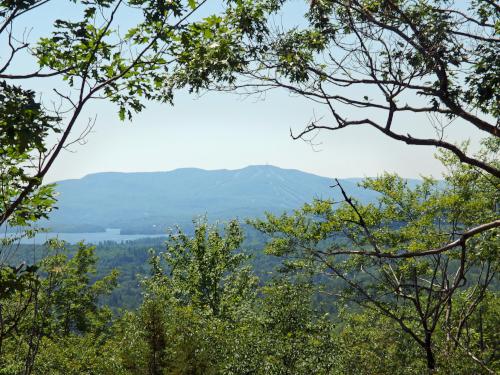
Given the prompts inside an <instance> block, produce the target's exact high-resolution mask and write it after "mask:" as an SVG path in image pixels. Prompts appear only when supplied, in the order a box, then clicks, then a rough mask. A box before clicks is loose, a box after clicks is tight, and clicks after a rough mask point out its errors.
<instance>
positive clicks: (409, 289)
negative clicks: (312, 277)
mask: <svg viewBox="0 0 500 375" xmlns="http://www.w3.org/2000/svg"><path fill="white" fill-rule="evenodd" d="M484 148H485V150H484V151H483V152H482V153H480V154H479V155H476V156H475V157H476V158H477V159H478V160H484V161H486V160H488V161H490V162H491V163H492V165H495V166H497V165H498V161H491V158H490V157H491V155H492V154H493V155H494V154H495V153H496V152H497V151H498V139H497V138H494V139H491V140H490V141H489V142H485V145H484ZM488 155H489V156H488ZM442 161H443V163H444V164H445V165H446V166H447V167H448V170H449V174H448V175H447V176H446V179H445V181H444V183H441V184H439V183H438V182H437V181H435V180H432V179H424V181H423V182H422V183H421V184H420V185H419V186H417V187H416V188H414V189H412V188H411V187H410V186H408V182H406V181H405V180H404V179H402V178H400V177H397V176H394V175H388V174H386V175H384V176H381V177H379V178H374V179H367V180H366V181H365V182H363V186H364V187H366V188H369V189H372V190H374V191H376V192H378V193H379V194H380V197H379V199H378V202H377V203H371V204H365V205H362V204H359V203H358V202H356V201H355V200H354V199H353V198H351V197H349V196H348V194H347V192H346V191H345V190H344V189H343V188H342V186H341V185H340V184H339V183H338V182H337V185H336V187H337V188H339V189H340V191H341V194H342V196H343V201H341V202H332V201H320V200H317V201H315V202H313V203H312V204H308V205H305V206H304V207H303V208H302V209H301V210H298V211H296V212H295V213H294V214H292V215H287V214H284V215H283V216H281V217H277V216H274V215H268V216H267V219H266V220H256V221H254V222H253V224H254V225H255V226H256V228H257V229H259V230H261V231H263V232H264V233H267V234H269V235H270V236H271V239H270V242H269V243H268V245H267V251H268V252H269V253H271V254H274V255H277V256H285V257H287V256H288V257H290V258H291V259H290V260H289V261H288V262H287V263H288V266H289V269H291V270H294V269H297V268H299V269H300V268H305V269H310V267H313V270H315V272H318V273H319V274H320V275H326V276H328V277H331V278H334V279H339V280H342V281H343V282H344V285H345V288H344V289H343V293H342V294H341V295H340V296H339V297H341V301H345V303H349V302H350V303H352V302H355V303H357V304H359V305H361V306H363V307H364V308H366V309H373V310H376V311H377V312H379V313H381V314H383V315H385V316H386V317H388V318H390V319H391V320H393V321H394V322H396V323H397V324H398V325H399V327H400V329H401V330H402V331H403V332H405V333H406V334H407V335H409V336H410V337H411V338H412V339H413V340H414V341H415V343H416V344H418V345H419V346H420V347H421V349H422V353H423V356H424V358H426V363H427V366H428V368H429V369H430V370H434V369H435V368H436V367H437V366H439V365H440V364H436V351H437V350H438V349H437V348H436V343H435V340H436V335H437V331H438V330H440V329H442V330H443V331H444V332H446V342H447V345H448V346H447V348H446V349H443V348H441V350H446V351H449V352H450V353H451V352H454V351H456V350H458V351H462V352H465V354H467V355H469V356H470V358H471V361H474V362H476V363H477V365H478V366H480V367H481V368H483V369H486V370H487V371H493V370H491V369H489V367H488V362H489V361H491V357H489V354H487V353H488V350H486V349H485V347H483V349H481V347H479V348H478V347H477V346H476V344H474V345H472V346H471V345H470V343H471V342H470V341H469V340H463V337H462V333H463V330H464V327H465V326H469V325H472V324H473V323H472V322H473V320H472V319H471V316H472V314H473V313H474V312H475V311H477V309H478V307H479V306H481V305H482V303H483V301H484V300H485V296H486V295H487V294H488V293H489V292H488V291H489V290H490V289H491V288H490V286H491V283H492V281H493V280H494V279H495V277H496V275H497V273H498V266H499V265H498V249H499V248H500V246H499V241H498V229H496V227H495V226H494V225H491V224H486V226H488V227H487V228H485V224H483V223H485V222H486V223H491V222H492V220H493V222H495V221H494V220H495V218H496V217H497V216H498V212H497V206H496V202H498V198H499V196H498V194H499V190H498V185H497V181H496V180H495V179H492V178H491V177H490V176H488V175H485V174H484V173H481V172H478V170H477V169H476V168H475V167H473V166H469V165H464V164H462V163H461V162H460V160H459V159H458V158H457V157H456V156H455V155H453V153H451V152H449V153H445V154H444V155H443V157H442ZM296 258H298V260H296ZM496 298H498V297H496ZM475 329H478V330H479V331H481V332H483V333H480V335H482V334H484V331H483V329H482V328H480V327H477V328H475ZM445 357H446V356H445ZM441 358H443V356H441ZM488 358H489V359H488ZM443 360H444V359H443ZM492 363H494V362H492Z"/></svg>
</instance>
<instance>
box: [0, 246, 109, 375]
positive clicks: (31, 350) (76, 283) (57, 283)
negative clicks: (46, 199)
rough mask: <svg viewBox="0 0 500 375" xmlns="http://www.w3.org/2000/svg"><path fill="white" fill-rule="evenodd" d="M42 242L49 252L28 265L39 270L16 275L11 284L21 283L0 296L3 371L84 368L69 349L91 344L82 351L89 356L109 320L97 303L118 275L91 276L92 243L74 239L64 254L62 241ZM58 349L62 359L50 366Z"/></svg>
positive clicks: (23, 372) (94, 264)
mask: <svg viewBox="0 0 500 375" xmlns="http://www.w3.org/2000/svg"><path fill="white" fill-rule="evenodd" d="M48 246H49V248H50V251H51V254H50V255H49V256H47V257H46V258H44V259H43V260H42V261H40V262H39V263H37V264H36V265H35V266H31V267H29V268H28V271H30V268H36V269H37V270H38V271H39V272H37V273H35V272H33V271H31V272H30V273H27V274H26V275H28V276H29V277H27V276H25V277H23V278H20V277H16V278H15V279H14V280H15V281H16V282H20V281H24V284H23V285H22V287H18V286H15V287H13V288H10V289H9V291H10V294H9V295H2V296H1V298H0V311H1V312H2V314H1V316H0V343H1V346H0V350H1V351H0V364H1V367H2V368H5V369H6V370H5V371H6V372H5V373H16V374H18V373H19V374H20V373H22V374H31V373H33V372H34V371H35V369H37V371H40V373H55V372H56V370H57V369H59V367H58V366H60V368H64V366H68V367H67V368H66V369H69V368H71V366H73V367H78V366H83V367H85V366H88V365H89V364H88V363H81V364H79V365H78V364H77V363H76V361H75V362H72V361H73V360H74V359H73V358H71V357H72V356H75V357H78V355H77V354H76V353H75V352H73V353H71V350H81V349H82V348H80V347H79V346H78V345H79V344H78V343H79V342H86V343H87V346H88V345H89V343H92V346H89V347H87V349H88V353H92V352H93V353H94V355H95V353H96V352H98V350H99V345H100V344H101V343H102V341H103V337H106V334H107V331H108V329H109V326H110V323H111V321H112V313H111V310H110V309H109V308H108V307H106V306H100V305H99V303H100V298H101V297H102V296H104V295H106V294H109V293H110V291H111V290H112V289H113V288H114V287H116V283H117V276H118V273H117V272H116V271H112V272H111V273H110V274H108V275H105V276H104V277H102V278H100V279H97V280H92V276H93V275H94V274H95V271H96V269H95V266H96V262H97V258H96V257H95V255H94V250H95V247H92V246H86V245H85V244H83V243H80V244H79V245H78V249H77V250H76V252H75V253H74V254H73V256H72V257H71V258H70V257H69V256H68V253H67V249H66V244H65V243H63V242H59V241H55V240H54V241H51V242H50V243H49V244H48ZM21 275H22V276H24V275H25V273H22V274H21ZM2 281H4V280H2ZM2 285H8V284H7V283H2ZM75 345H76V346H75ZM72 346H74V348H73V347H72ZM62 348H65V350H64V351H63V352H64V353H65V355H66V357H65V358H64V360H63V361H61V363H58V364H57V366H56V362H57V359H55V358H54V355H55V353H60V352H61V349H62ZM57 355H58V356H59V354H57ZM40 357H42V358H40ZM59 359H61V357H59ZM62 372H64V371H61V373H62ZM76 372H77V373H78V371H76ZM37 373H38V372H37ZM66 373H67V372H66Z"/></svg>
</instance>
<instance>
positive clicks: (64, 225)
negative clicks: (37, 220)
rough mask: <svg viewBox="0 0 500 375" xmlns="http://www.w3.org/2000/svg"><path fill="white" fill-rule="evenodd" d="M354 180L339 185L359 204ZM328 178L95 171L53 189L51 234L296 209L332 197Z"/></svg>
mask: <svg viewBox="0 0 500 375" xmlns="http://www.w3.org/2000/svg"><path fill="white" fill-rule="evenodd" d="M359 181H360V179H343V180H341V182H342V185H343V186H344V188H345V190H346V191H347V192H348V193H349V194H350V195H352V196H354V197H356V198H357V199H359V200H361V201H363V202H367V201H372V200H374V199H375V197H376V193H374V192H373V191H368V190H364V189H362V188H360V187H358V186H357V183H358V182H359ZM332 182H333V180H332V179H331V178H327V177H321V176H317V175H314V174H310V173H306V172H301V171H299V170H293V169H282V168H278V167H274V166H270V165H257V166H249V167H246V168H242V169H237V170H226V169H222V170H210V171H209V170H203V169H197V168H182V169H176V170H173V171H169V172H141V173H115V172H112V173H96V174H91V175H88V176H85V177H83V178H81V179H74V180H64V181H60V182H58V183H57V187H56V190H57V191H58V193H59V196H58V203H57V207H58V210H55V211H54V212H53V214H52V215H51V217H50V221H49V227H51V228H52V229H53V230H54V231H59V232H64V231H70V232H71V231H73V232H89V231H103V230H105V229H106V228H120V229H121V231H122V233H129V234H131V233H138V234H151V233H165V231H166V228H168V227H172V226H173V225H180V226H186V225H188V224H190V222H191V220H192V219H193V218H194V217H196V216H199V215H205V214H206V215H207V217H208V218H209V219H210V220H227V219H230V218H239V219H245V218H249V217H258V216H262V215H263V213H264V212H266V211H268V212H273V213H281V212H284V211H290V210H293V209H296V208H299V207H300V206H302V205H303V204H304V203H306V202H310V201H311V200H312V199H313V198H322V199H327V198H332V199H339V198H340V197H339V191H338V189H334V188H331V187H330V186H331V185H332Z"/></svg>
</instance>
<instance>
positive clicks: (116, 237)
mask: <svg viewBox="0 0 500 375" xmlns="http://www.w3.org/2000/svg"><path fill="white" fill-rule="evenodd" d="M166 236H167V235H166V234H120V230H119V229H107V230H106V232H98V233H54V232H47V233H39V234H37V235H36V236H35V237H34V238H24V239H23V240H21V243H22V244H43V243H45V242H46V241H47V240H49V239H51V238H58V239H60V240H64V241H66V242H69V243H71V244H75V243H77V242H79V241H82V240H83V241H85V242H86V243H91V244H98V243H99V242H105V241H115V242H124V241H132V240H138V239H140V238H159V237H166Z"/></svg>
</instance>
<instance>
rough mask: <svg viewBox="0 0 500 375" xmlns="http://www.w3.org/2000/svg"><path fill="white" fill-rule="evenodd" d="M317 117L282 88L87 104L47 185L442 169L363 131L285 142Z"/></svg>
mask: <svg viewBox="0 0 500 375" xmlns="http://www.w3.org/2000/svg"><path fill="white" fill-rule="evenodd" d="M302 10H303V2H301V1H292V2H291V8H290V9H289V10H288V14H292V17H295V16H296V15H297V14H302ZM41 11H42V12H45V16H44V15H43V14H42V17H40V15H37V16H36V18H32V19H26V20H25V21H24V22H26V25H31V26H33V29H34V30H35V32H34V37H36V30H37V29H42V30H43V25H44V24H45V23H44V22H46V19H45V18H44V17H49V16H50V15H51V14H53V12H54V8H52V9H51V8H50V7H48V8H46V9H44V10H41ZM61 12H62V13H64V11H62V10H60V13H59V14H61ZM284 18H285V16H284ZM124 22H125V23H127V22H130V20H124ZM17 68H18V69H20V70H29V68H30V66H29V62H28V60H26V61H21V63H20V65H18V67H17ZM34 88H35V89H36V90H37V91H39V92H41V93H44V92H47V90H49V89H50V82H49V81H45V82H43V83H39V82H37V83H34ZM362 94H363V93H362V92H359V95H362ZM350 111H353V109H350ZM352 115H353V116H354V115H355V113H353V114H352ZM322 116H325V120H324V121H325V122H326V123H328V122H329V121H331V119H330V118H329V117H328V112H327V108H325V107H322V106H319V105H317V104H314V103H312V102H310V101H308V100H306V99H304V98H298V97H293V96H291V95H289V94H288V93H287V92H284V91H275V92H271V93H268V94H267V95H266V97H265V98H257V97H243V96H241V95H237V94H234V93H217V92H208V93H205V94H204V95H202V96H195V95H189V94H188V93H187V92H185V91H180V92H177V93H176V97H175V99H174V105H173V106H170V105H167V104H158V103H149V104H148V105H147V108H146V109H145V110H144V111H143V112H142V113H141V114H139V115H136V116H135V117H134V119H133V121H132V122H128V121H125V122H122V121H120V120H119V119H118V116H117V109H116V107H115V106H113V105H112V104H110V103H106V102H99V103H92V104H90V105H89V106H88V107H87V108H86V110H85V113H84V114H83V115H82V116H81V117H80V121H79V124H78V127H79V129H83V127H84V126H85V125H86V123H87V120H88V119H89V118H95V119H96V122H95V126H94V128H93V130H92V132H91V133H90V134H88V135H87V137H86V138H85V142H84V144H81V145H80V144H75V145H73V146H72V147H71V148H70V150H68V151H63V153H62V154H61V155H60V156H59V157H58V159H57V161H56V162H55V164H54V165H53V167H52V169H51V170H50V172H49V174H48V175H47V177H46V182H53V181H58V180H63V179H70V178H80V177H82V176H85V175H87V174H90V173H96V172H108V171H120V172H138V171H168V170H172V169H177V168H183V167H197V168H203V169H238V168H243V167H245V166H248V165H257V164H270V165H275V166H278V167H282V168H291V169H299V170H302V171H306V172H310V173H314V174H318V175H322V176H328V177H340V178H345V177H366V176H376V175H379V174H381V173H383V172H384V171H387V172H395V173H399V174H400V175H402V176H403V177H412V178H414V177H419V176H422V175H433V176H435V177H439V176H440V175H441V173H442V171H443V169H442V167H441V165H440V163H439V162H438V161H437V160H435V158H434V156H433V155H434V152H435V149H433V148H430V147H422V146H408V145H406V144H403V143H400V142H397V141H394V140H391V139H389V138H387V137H386V136H384V135H383V134H381V133H379V132H377V131H376V130H373V129H370V128H368V127H360V128H357V129H355V128H350V129H345V130H342V131H339V132H335V133H333V132H326V131H325V132H322V133H319V134H318V135H317V136H316V138H315V139H314V144H315V145H314V146H312V145H311V144H309V143H306V142H304V141H301V140H293V139H292V138H291V137H290V129H292V130H293V131H295V132H298V131H300V130H302V129H303V128H304V127H305V126H306V125H307V123H308V122H309V121H311V120H312V119H314V118H319V117H322ZM400 121H402V122H404V124H402V126H405V127H407V128H409V129H415V128H419V127H420V126H421V122H422V118H416V117H413V118H412V117H408V118H402V119H401V120H400ZM330 123H331V122H330ZM458 128H459V129H458V132H457V134H458V138H459V139H463V138H467V137H469V136H471V137H473V138H474V137H475V138H477V136H476V135H475V134H468V133H467V131H466V130H465V127H464V129H460V126H458Z"/></svg>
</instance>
